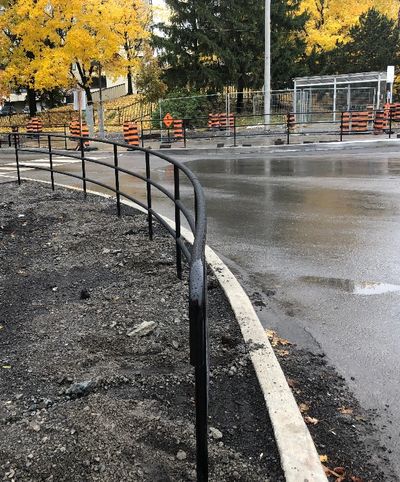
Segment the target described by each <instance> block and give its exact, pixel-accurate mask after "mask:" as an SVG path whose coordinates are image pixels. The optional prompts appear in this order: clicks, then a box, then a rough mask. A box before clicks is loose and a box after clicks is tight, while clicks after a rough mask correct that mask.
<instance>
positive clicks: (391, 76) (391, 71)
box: [386, 65, 394, 84]
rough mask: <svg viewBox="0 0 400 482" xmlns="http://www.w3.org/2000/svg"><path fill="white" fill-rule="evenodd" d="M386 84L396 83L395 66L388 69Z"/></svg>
mask: <svg viewBox="0 0 400 482" xmlns="http://www.w3.org/2000/svg"><path fill="white" fill-rule="evenodd" d="M386 82H387V83H388V84H393V82H394V65H389V66H388V68H387V75H386Z"/></svg>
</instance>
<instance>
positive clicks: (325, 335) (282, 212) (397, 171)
mask: <svg viewBox="0 0 400 482" xmlns="http://www.w3.org/2000/svg"><path fill="white" fill-rule="evenodd" d="M96 155H98V156H101V153H99V154H96ZM121 165H123V166H125V165H126V166H130V167H133V166H136V168H137V169H138V170H139V171H140V172H142V171H141V170H143V167H144V165H143V162H142V160H140V159H139V158H136V157H135V156H134V155H133V154H132V153H126V154H123V155H122V158H121ZM188 165H189V167H190V168H191V169H192V170H193V171H194V172H196V173H197V174H198V176H199V178H200V180H201V182H202V184H203V186H204V188H205V192H206V198H207V207H208V218H209V235H208V242H209V244H210V245H211V246H212V247H213V248H215V249H216V251H217V252H218V253H219V254H220V255H222V257H223V258H224V259H225V261H226V262H227V263H228V265H229V266H230V267H231V268H232V269H233V271H234V272H235V273H236V274H237V275H238V276H239V278H240V279H241V281H242V283H243V285H244V286H245V288H246V290H247V292H248V294H249V295H251V296H253V295H254V294H255V293H256V295H255V297H254V296H253V298H255V299H258V300H259V301H260V300H261V302H262V303H260V302H259V303H258V304H263V303H264V304H265V307H263V306H259V307H258V312H259V316H260V318H261V320H262V322H263V324H264V325H265V327H269V328H273V329H277V330H278V331H279V334H280V335H281V336H284V337H287V338H289V339H290V340H291V341H293V342H296V343H297V344H298V345H300V346H303V347H306V348H308V349H311V350H315V351H321V352H323V353H325V354H326V355H327V358H328V361H329V362H330V363H331V364H333V365H334V366H335V367H336V369H337V370H338V371H339V372H340V373H341V374H342V375H343V376H344V377H345V379H346V381H347V383H348V384H349V385H350V387H351V388H352V390H353V391H354V393H355V394H356V396H357V398H358V399H359V400H360V402H361V404H362V405H363V406H364V407H366V408H370V409H375V410H376V411H377V414H378V416H379V418H378V420H379V426H380V429H381V433H382V442H383V443H384V445H385V446H386V447H387V449H388V451H389V452H388V457H389V458H390V460H391V461H392V463H393V465H394V467H395V470H396V472H397V474H398V476H399V479H400V443H399V439H400V437H399V435H400V381H399V376H398V375H399V368H398V366H399V362H400V257H399V256H400V254H399V253H400V249H399V248H400V152H399V153H397V152H396V149H394V148H386V149H384V150H382V149H381V150H378V149H363V150H356V151H350V150H348V151H342V152H318V153H291V154H288V153H287V154H279V155H278V154H272V155H271V154H270V155H264V156H262V157H261V156H260V157H258V158H256V157H253V158H246V159H244V158H243V159H234V158H229V159H210V158H206V159H199V160H193V161H190V162H189V164H188ZM156 167H157V169H158V170H157V175H156V178H157V179H158V180H160V181H162V182H163V183H164V184H165V185H166V186H171V182H172V172H171V170H170V169H163V166H162V165H161V164H159V165H156ZM70 169H72V170H76V171H78V170H79V165H73V166H72V167H70ZM93 169H94V170H96V173H97V174H100V176H101V177H102V179H104V180H110V179H111V176H112V175H111V174H110V173H109V172H106V171H105V170H104V169H103V168H100V167H99V166H94V167H93ZM32 172H33V171H30V172H29V174H30V175H31V177H43V173H42V174H39V173H35V174H32ZM66 181H67V182H70V179H66ZM121 183H122V185H123V187H125V189H126V190H128V191H129V192H131V193H133V194H135V195H136V196H138V197H139V198H140V199H143V200H144V192H143V191H142V190H141V187H140V183H133V184H132V183H129V184H128V179H125V178H123V179H122V180H121ZM128 185H129V186H130V187H129V188H128V187H127V186H128ZM187 196H188V191H187V190H185V189H183V197H184V198H185V197H187ZM185 200H186V201H191V199H189V198H186V199H185ZM156 208H157V209H158V210H159V211H161V212H162V213H165V214H169V215H171V207H170V206H169V205H167V204H166V203H164V202H163V201H162V198H161V197H159V198H158V201H157V202H156ZM273 293H275V294H273Z"/></svg>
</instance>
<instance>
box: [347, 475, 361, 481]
mask: <svg viewBox="0 0 400 482" xmlns="http://www.w3.org/2000/svg"><path fill="white" fill-rule="evenodd" d="M350 480H351V482H364V479H362V478H361V477H355V476H354V475H353V476H352V477H350Z"/></svg>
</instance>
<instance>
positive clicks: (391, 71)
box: [386, 65, 395, 104]
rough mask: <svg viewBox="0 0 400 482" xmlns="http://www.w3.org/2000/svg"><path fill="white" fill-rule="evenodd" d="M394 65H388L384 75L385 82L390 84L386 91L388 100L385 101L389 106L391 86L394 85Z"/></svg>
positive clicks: (391, 92)
mask: <svg viewBox="0 0 400 482" xmlns="http://www.w3.org/2000/svg"><path fill="white" fill-rule="evenodd" d="M394 76H395V72H394V65H388V68H387V75H386V82H387V83H388V84H390V88H389V90H388V99H387V101H388V102H389V103H390V104H391V103H392V102H393V84H394Z"/></svg>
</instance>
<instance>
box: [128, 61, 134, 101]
mask: <svg viewBox="0 0 400 482" xmlns="http://www.w3.org/2000/svg"><path fill="white" fill-rule="evenodd" d="M127 79H128V95H132V94H133V78H132V72H131V68H130V67H128V75H127Z"/></svg>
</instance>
